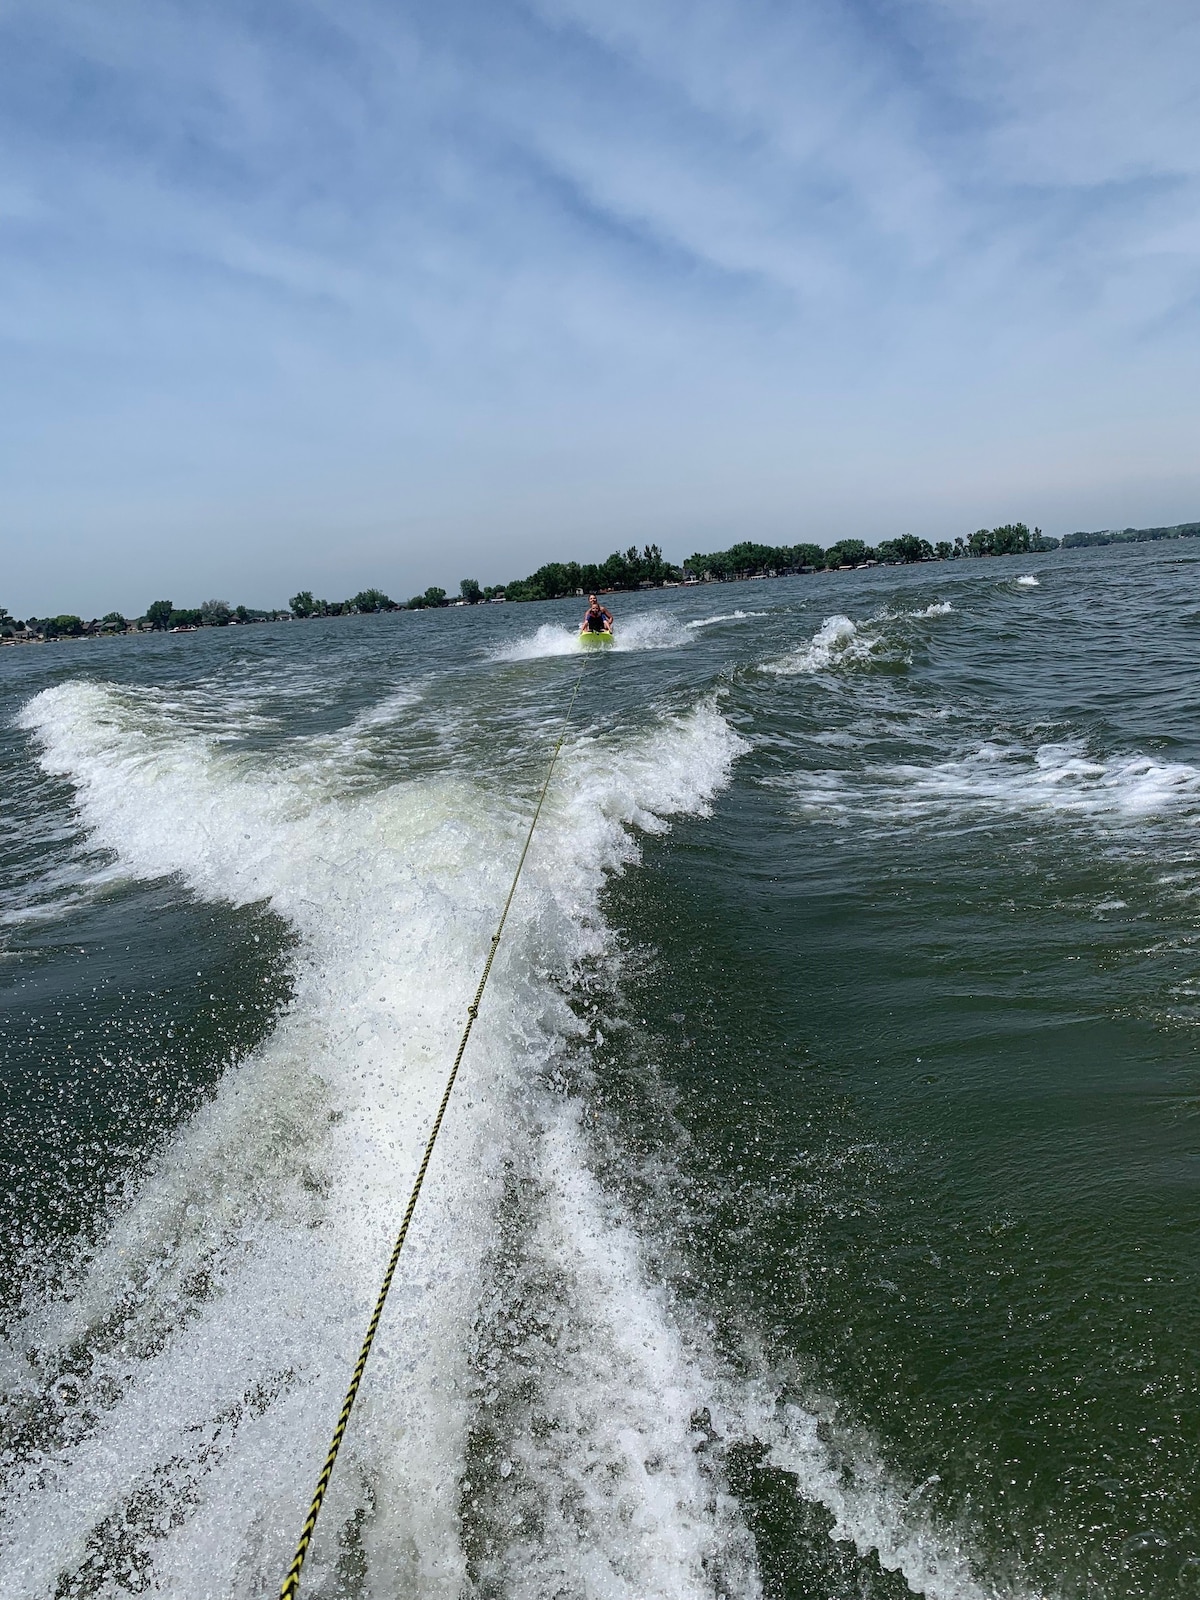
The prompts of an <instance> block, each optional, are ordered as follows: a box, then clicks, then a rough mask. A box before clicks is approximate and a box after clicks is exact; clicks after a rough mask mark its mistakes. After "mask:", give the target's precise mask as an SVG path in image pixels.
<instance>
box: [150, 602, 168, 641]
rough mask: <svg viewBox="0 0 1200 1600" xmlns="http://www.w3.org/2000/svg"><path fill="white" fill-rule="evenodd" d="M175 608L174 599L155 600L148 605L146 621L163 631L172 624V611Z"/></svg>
mask: <svg viewBox="0 0 1200 1600" xmlns="http://www.w3.org/2000/svg"><path fill="white" fill-rule="evenodd" d="M174 610H175V602H174V601H173V600H154V601H152V602H151V603H150V604H149V605H148V606H147V607H146V621H147V622H148V623H149V624H150V626H151V627H152V628H156V629H157V630H158V631H159V632H160V633H161V632H162V631H163V629H165V628H169V627H170V626H171V613H172V612H173V611H174Z"/></svg>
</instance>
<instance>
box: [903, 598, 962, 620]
mask: <svg viewBox="0 0 1200 1600" xmlns="http://www.w3.org/2000/svg"><path fill="white" fill-rule="evenodd" d="M953 610H954V607H953V606H952V605H951V604H950V602H949V600H935V601H933V603H932V604H931V605H927V606H926V607H925V609H924V611H910V612H909V616H910V617H917V618H918V619H919V618H921V617H948V616H949V615H950V613H951V612H952V611H953Z"/></svg>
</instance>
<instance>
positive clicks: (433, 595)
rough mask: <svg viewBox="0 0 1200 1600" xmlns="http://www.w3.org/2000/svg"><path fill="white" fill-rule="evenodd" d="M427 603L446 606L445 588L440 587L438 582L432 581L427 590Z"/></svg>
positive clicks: (428, 604)
mask: <svg viewBox="0 0 1200 1600" xmlns="http://www.w3.org/2000/svg"><path fill="white" fill-rule="evenodd" d="M425 604H426V605H427V606H444V605H445V604H446V591H445V589H439V588H438V586H437V585H436V584H434V583H431V584H430V586H429V588H428V589H426V591H425Z"/></svg>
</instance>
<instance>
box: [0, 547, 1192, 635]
mask: <svg viewBox="0 0 1200 1600" xmlns="http://www.w3.org/2000/svg"><path fill="white" fill-rule="evenodd" d="M1197 537H1200V522H1180V523H1175V524H1173V525H1171V526H1170V527H1163V528H1124V529H1121V530H1119V531H1115V530H1108V529H1105V530H1101V531H1099V532H1095V533H1083V532H1080V533H1068V534H1066V535H1065V536H1064V538H1063V539H1062V541H1061V544H1062V548H1063V549H1077V548H1080V547H1083V546H1086V545H1106V544H1125V543H1142V542H1148V541H1154V540H1159V539H1187V538H1197ZM1059 542H1060V541H1059V540H1057V539H1050V538H1047V537H1046V536H1045V534H1043V533H1042V530H1041V529H1040V528H1034V529H1033V530H1032V531H1031V530H1030V529H1029V527H1028V526H1027V525H1026V524H1025V523H1023V522H1007V523H1004V524H1003V525H1002V526H1000V527H998V528H979V529H977V530H976V532H974V533H973V534H971V535H970V536H969V537H966V538H957V539H954V540H953V541H951V540H948V539H943V540H940V541H938V543H936V544H931V543H930V542H929V540H927V539H921V538H918V537H917V536H916V535H915V534H911V533H908V534H903V535H901V536H900V537H899V538H896V539H882V540H880V542H879V543H878V544H877V545H869V544H867V543H866V541H865V540H863V539H839V540H838V541H837V543H836V544H832V545H829V546H828V547H822V546H821V545H816V544H794V545H768V544H758V543H756V542H754V541H753V540H749V539H743V540H740V541H739V542H738V543H736V544H733V545H730V547H729V548H728V549H727V550H712V551H707V552H704V551H696V552H694V553H693V554H692V555H690V556H689V557H688V558H687V560H686V561H685V562H683V564H682V565H681V566H676V565H674V564H673V563H672V562H670V561H667V560H666V559H665V558H664V556H663V553H662V551H661V550H660V549H659V547H658V545H656V544H647V545H643V547H642V549H641V550H640V551H639V550H638V548H637V546H636V545H630V547H629V548H628V550H625V551H620V550H614V551H613V553H612V555H610V556H608V557H607V558H606V559H605V560H604V561H599V562H596V561H586V562H579V561H548V562H546V563H545V564H544V565H543V566H540V567H539V568H538V569H537V571H536V572H532V573H530V575H529V576H528V577H526V578H514V579H513V580H512V581H511V582H509V583H507V584H494V585H492V586H490V587H485V586H483V585H481V584H480V583H478V582H477V581H476V579H474V578H464V579H463V580H462V582H461V583H460V584H459V594H458V597H457V598H456V599H454V600H452V599H451V598H450V596H449V595H448V594H447V593H446V591H445V589H442V588H439V587H438V586H437V585H430V587H429V588H427V589H426V590H425V591H424V593H423V594H417V595H413V596H412V597H411V599H409V600H407V601H397V600H392V599H391V598H390V597H389V596H388V595H387V594H385V593H384V591H383V590H382V589H360V590H359V592H358V593H357V594H356V595H353V596H352V597H351V598H350V599H348V600H321V599H318V598H316V597H315V596H314V595H313V593H312V591H311V590H310V589H302V590H300V591H299V593H297V594H294V595H293V596H292V597H291V599H290V600H289V601H288V604H287V606H286V607H280V608H277V609H275V610H270V611H262V610H256V609H255V608H254V607H252V606H244V605H238V606H233V605H230V604H229V602H228V601H226V600H205V601H204V602H203V603H202V604H201V605H199V606H196V607H183V608H180V607H177V606H176V605H175V604H174V603H173V602H172V601H170V600H154V601H152V602H151V604H150V605H148V606H147V607H146V610H145V613H144V615H142V616H140V617H134V618H126V617H124V616H122V615H121V613H120V612H119V611H110V612H108V613H107V614H106V615H105V616H103V617H93V618H92V620H91V621H90V622H85V621H84V620H83V618H82V617H77V616H74V615H72V614H69V613H63V614H61V615H58V616H52V617H40V618H39V617H30V618H28V619H21V618H17V617H13V616H10V615H9V613H8V612H7V611H6V610H5V609H4V607H3V606H0V642H7V643H14V642H16V641H18V640H20V639H58V638H81V637H84V636H96V635H99V634H115V633H136V632H172V631H176V630H184V631H188V632H190V631H191V630H193V629H196V628H221V627H230V626H238V625H244V624H247V623H253V622H278V621H288V620H290V619H291V618H293V617H303V618H308V617H340V616H354V615H363V614H370V613H375V612H381V611H423V610H431V609H437V608H440V607H442V606H447V605H480V604H483V603H485V602H487V601H489V600H492V601H495V600H511V601H521V600H558V599H563V598H566V597H569V596H572V595H581V594H588V593H590V592H592V591H597V592H599V591H620V590H631V589H656V588H660V587H661V586H663V585H664V584H682V583H689V582H700V583H703V582H731V581H736V580H738V579H741V578H752V577H781V576H786V575H788V574H791V573H803V572H818V571H830V570H839V571H845V570H846V569H848V568H857V567H863V566H899V565H906V564H908V563H911V562H917V561H951V560H959V559H964V558H971V557H981V556H1004V555H1024V554H1032V553H1036V552H1040V551H1047V550H1055V549H1057V548H1058V547H1059Z"/></svg>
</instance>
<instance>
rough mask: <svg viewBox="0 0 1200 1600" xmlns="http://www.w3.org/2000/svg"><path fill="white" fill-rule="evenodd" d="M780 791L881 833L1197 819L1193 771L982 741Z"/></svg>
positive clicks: (828, 774) (820, 776)
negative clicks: (985, 814) (982, 818)
mask: <svg viewBox="0 0 1200 1600" xmlns="http://www.w3.org/2000/svg"><path fill="white" fill-rule="evenodd" d="M787 785H788V787H789V788H790V789H792V791H793V792H794V793H795V794H797V795H798V796H799V797H800V798H801V799H802V800H803V801H804V803H805V804H806V806H810V807H813V808H815V809H818V810H825V811H830V812H834V813H846V814H853V815H855V816H860V817H871V818H873V819H875V820H877V821H879V822H880V823H882V824H885V825H887V826H896V825H899V826H907V825H909V824H911V823H913V822H919V821H921V820H922V819H925V818H929V817H935V818H938V819H942V818H944V817H945V815H946V813H947V811H948V810H951V811H957V812H960V813H963V814H966V813H969V812H971V811H980V810H984V811H997V810H999V811H1005V812H1011V813H1013V814H1015V815H1022V816H1026V815H1028V814H1029V813H1030V812H1031V811H1041V812H1046V813H1051V814H1059V815H1063V816H1078V817H1091V818H1095V819H1098V820H1104V819H1110V820H1116V821H1120V820H1122V819H1124V820H1138V819H1147V820H1151V819H1154V818H1159V817H1166V816H1168V815H1171V814H1176V813H1178V812H1180V811H1184V812H1188V813H1190V812H1193V811H1200V769H1197V768H1196V767H1193V766H1190V765H1188V764H1187V763H1185V762H1163V761H1156V760H1154V759H1153V758H1152V757H1149V756H1145V755H1139V754H1124V755H1114V756H1109V757H1105V758H1096V757H1093V756H1091V755H1089V754H1088V752H1087V750H1086V748H1085V747H1084V745H1083V744H1082V743H1080V742H1075V743H1066V744H1043V745H1037V746H1033V747H1029V746H1024V745H1019V744H998V743H986V744H983V745H980V746H979V747H978V748H976V749H974V750H972V751H970V752H968V753H966V754H964V755H961V756H957V757H955V758H953V759H951V760H947V761H941V762H935V763H932V764H930V765H927V766H918V765H916V764H913V763H892V764H881V765H878V766H874V767H867V768H865V769H864V770H862V771H860V772H855V773H847V772H838V771H824V772H806V773H801V774H793V775H792V776H791V777H789V778H788V780H787Z"/></svg>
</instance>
